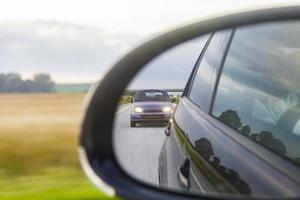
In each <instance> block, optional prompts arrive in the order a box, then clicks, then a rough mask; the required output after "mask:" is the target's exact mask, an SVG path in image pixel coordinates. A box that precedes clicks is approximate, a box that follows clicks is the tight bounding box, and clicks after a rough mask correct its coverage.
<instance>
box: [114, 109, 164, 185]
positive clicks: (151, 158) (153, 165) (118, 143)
mask: <svg viewBox="0 0 300 200" xmlns="http://www.w3.org/2000/svg"><path fill="white" fill-rule="evenodd" d="M129 117H130V105H129V106H128V105H127V106H125V107H124V106H123V107H121V108H120V109H119V111H118V113H117V114H116V119H115V124H114V136H113V137H114V149H115V152H116V156H117V159H118V161H119V163H120V164H121V166H122V167H123V169H125V171H126V172H128V173H129V174H130V175H132V176H134V177H135V178H137V179H140V180H141V181H143V182H147V183H150V184H154V185H158V158H159V153H160V149H161V146H162V144H163V141H164V139H165V134H164V128H163V127H155V126H149V125H148V126H145V125H143V126H141V125H138V127H135V128H131V127H130V125H129Z"/></svg>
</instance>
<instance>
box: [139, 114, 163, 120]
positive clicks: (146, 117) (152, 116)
mask: <svg viewBox="0 0 300 200" xmlns="http://www.w3.org/2000/svg"><path fill="white" fill-rule="evenodd" d="M164 117H165V115H143V116H141V118H142V119H162V118H164Z"/></svg>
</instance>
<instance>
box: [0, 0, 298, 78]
mask: <svg viewBox="0 0 300 200" xmlns="http://www.w3.org/2000/svg"><path fill="white" fill-rule="evenodd" d="M0 2H1V4H0V5H1V6H0V73H9V72H18V73H20V74H21V75H22V77H23V78H30V77H32V75H33V74H35V73H40V72H43V73H49V74H50V75H51V77H52V78H53V80H54V81H56V82H58V83H84V82H94V81H97V80H99V79H101V78H102V77H103V76H104V75H105V72H106V71H107V70H108V69H109V68H110V67H111V66H112V65H113V63H115V62H116V61H117V60H118V59H119V58H120V57H121V56H122V55H124V54H125V53H126V52H127V51H129V50H130V49H131V48H133V47H134V46H136V45H138V44H139V43H141V42H142V41H143V40H146V39H148V38H151V37H153V36H154V35H156V34H158V33H160V32H163V31H166V30H168V29H170V28H174V27H176V26H180V25H181V24H184V23H188V22H192V21H197V20H201V19H204V18H207V17H209V16H213V15H222V14H225V13H230V12H235V11H241V10H247V9H251V8H254V7H270V6H280V5H286V4H287V5H290V4H292V5H293V4H300V2H299V1H285V4H282V1H274V0H260V1H258V2H251V1H249V2H247V1H240V0H219V1H217V0H210V1H200V0H186V1H179V0H151V1H140V0H128V1H121V0H119V1H116V0H110V1H102V0H80V1H79V0H78V1H77V0H49V1H47V0H44V1H41V0H26V1H22V0H20V1H17V0H10V1H0Z"/></svg>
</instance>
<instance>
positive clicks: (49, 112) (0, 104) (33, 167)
mask: <svg viewBox="0 0 300 200" xmlns="http://www.w3.org/2000/svg"><path fill="white" fill-rule="evenodd" d="M83 99H84V94H1V95H0V110H1V112H0V119H1V120H0V156H1V159H0V199H8V200H10V199H22V200H27V199H37V200H39V199H41V200H43V199H55V200H62V199H69V200H75V199H84V200H87V199H103V198H107V197H106V196H104V194H103V193H101V192H100V191H99V190H98V189H97V188H96V187H95V186H94V185H92V183H90V182H89V180H88V179H87V178H86V177H85V175H84V174H83V172H82V170H81V168H80V165H79V161H78V154H77V143H78V137H79V127H80V120H81V117H82V116H81V115H82V113H83V112H82V111H83V106H82V102H83Z"/></svg>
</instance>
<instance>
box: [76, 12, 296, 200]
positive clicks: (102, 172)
mask: <svg viewBox="0 0 300 200" xmlns="http://www.w3.org/2000/svg"><path fill="white" fill-rule="evenodd" d="M299 19H300V7H284V8H273V9H264V10H256V11H251V12H244V13H238V14H233V15H227V16H223V17H217V18H212V19H209V20H205V21H201V22H197V23H193V24H190V25H186V26H183V27H180V28H178V29H175V30H172V31H170V32H167V33H164V34H162V35H160V36H158V37H156V38H154V39H152V40H149V41H147V42H145V43H144V44H142V45H140V46H138V47H137V48H136V49H134V50H133V51H131V52H129V53H128V54H127V55H126V56H124V57H123V58H122V59H121V60H119V61H118V62H117V63H116V64H115V65H114V66H113V67H112V69H111V70H110V71H109V72H108V73H107V75H106V76H105V77H104V78H103V79H102V80H101V82H100V84H99V86H98V88H97V89H96V90H95V91H94V93H93V94H92V95H91V98H90V101H89V104H88V106H87V110H86V114H85V117H84V120H83V124H82V129H81V137H80V147H79V149H80V150H79V151H80V161H81V164H82V166H83V169H84V171H85V173H86V174H87V176H88V177H89V178H90V179H91V181H93V182H94V183H95V184H96V185H97V186H98V187H99V188H100V189H102V190H103V191H106V192H107V193H108V194H110V195H115V194H117V195H120V196H122V197H125V198H132V199H176V200H181V199H182V200H183V199H199V198H201V199H202V198H203V199H239V198H271V199H273V198H278V197H279V198H289V197H291V198H299V197H300V181H299V180H300V176H299V174H300V169H299V166H298V164H297V163H299V158H298V157H293V158H292V161H289V160H288V159H290V158H289V157H288V156H290V155H289V153H287V152H289V151H288V150H290V149H288V148H289V146H288V145H284V142H282V141H281V140H280V139H278V138H276V137H275V136H274V135H273V134H272V133H271V132H270V131H261V133H258V132H256V129H253V128H252V124H251V123H247V124H246V123H243V120H249V118H251V119H250V120H252V119H253V118H254V117H257V116H259V117H260V118H262V119H263V120H264V121H261V122H260V125H261V126H263V125H264V124H265V123H268V126H272V125H273V126H275V127H274V129H276V130H279V129H280V128H282V127H276V119H277V118H280V117H277V112H271V114H272V113H273V115H272V117H273V118H272V117H268V116H266V115H264V114H265V113H263V112H262V110H268V109H269V108H270V107H268V106H262V103H261V102H259V101H257V102H258V103H257V108H258V109H257V110H256V111H255V112H253V113H252V112H247V113H250V114H253V116H251V117H244V115H245V113H242V114H240V115H239V114H238V113H237V112H236V111H234V110H231V109H230V108H229V109H228V110H227V111H224V112H223V111H220V112H217V114H218V116H217V117H216V116H215V115H213V114H214V113H212V111H213V108H214V107H213V106H214V104H213V103H214V102H215V98H214V97H215V96H216V94H217V90H216V89H217V86H218V85H217V84H218V81H219V80H220V76H221V73H222V70H223V68H222V67H223V65H224V63H225V61H226V55H227V53H228V52H229V47H230V44H232V43H231V42H232V41H234V35H236V34H237V29H238V28H239V27H246V28H247V27H255V26H260V27H263V26H265V25H266V24H269V25H270V24H271V25H274V24H273V23H284V24H290V22H291V21H292V22H293V23H298V21H297V20H299ZM287 20H291V21H287ZM277 25H278V24H277ZM290 25H291V24H290ZM297 27H300V26H299V25H298V26H297ZM297 27H296V28H295V31H296V32H294V31H292V32H288V30H286V29H283V28H280V29H278V30H282V31H283V32H284V35H285V37H284V38H285V39H286V38H289V37H293V38H295V36H297V37H298V35H299V34H300V28H297ZM223 31H224V32H226V34H225V35H226V42H225V43H222V42H223V40H222V39H220V40H219V41H221V42H219V43H218V42H215V43H213V42H212V41H214V40H213V38H214V37H217V36H218V33H219V32H223ZM227 33H228V34H227ZM257 33H258V35H260V30H258V31H257ZM268 33H270V35H268V36H272V35H274V34H279V35H275V36H276V37H275V38H276V41H277V42H278V43H276V44H280V43H279V40H283V37H280V36H281V35H280V34H281V33H279V32H278V31H277V32H273V31H269V32H268ZM292 33H293V34H292ZM288 34H290V35H288ZM204 35H206V36H208V42H207V43H206V44H205V45H204V48H203V49H204V50H202V51H201V52H200V53H199V54H198V56H199V57H198V59H197V60H196V62H195V63H194V66H193V67H192V68H191V71H190V72H189V73H190V74H189V76H188V78H187V79H186V81H185V82H184V86H182V85H180V88H178V91H181V90H183V94H182V98H180V101H179V98H178V97H175V98H172V99H171V102H172V103H173V106H174V104H175V103H176V104H177V105H176V110H175V113H173V110H172V105H170V104H171V103H170V100H169V98H167V100H165V98H164V94H166V92H167V91H168V89H172V87H169V88H166V87H165V86H164V85H160V83H157V85H158V87H160V88H159V89H157V88H155V89H153V88H150V89H149V88H146V86H145V88H143V92H142V95H141V96H139V97H135V102H133V97H132V96H130V95H129V96H128V94H127V93H126V90H128V88H130V84H131V81H132V80H133V78H136V77H135V76H136V75H137V74H138V73H139V72H140V71H141V70H142V69H143V68H144V67H145V66H147V65H148V64H151V63H153V62H155V59H157V58H158V57H159V56H161V55H163V53H166V52H167V51H169V50H172V49H174V48H176V47H178V46H179V45H180V44H183V43H185V42H188V41H191V40H193V39H196V38H198V37H200V36H204ZM287 35H288V37H286V36H287ZM251 38H252V39H253V38H254V40H255V39H257V38H256V37H255V36H253V37H251ZM268 38H269V37H265V38H264V39H268ZM248 39H249V38H248ZM243 41H244V42H248V41H249V40H243ZM210 42H212V43H213V44H212V45H211V43H210ZM257 44H258V43H257ZM257 44H254V43H253V42H248V43H247V44H246V45H248V46H250V47H253V48H255V47H256V46H257ZM259 44H265V45H266V44H268V43H259ZM248 46H247V47H248ZM209 47H211V48H212V49H213V54H209V58H214V59H216V60H217V61H216V62H215V61H213V62H207V63H208V64H206V65H204V67H202V68H201V67H199V66H200V63H201V62H202V59H204V57H203V55H204V53H203V52H206V51H207V49H208V48H209ZM220 49H221V50H220ZM269 49H272V50H274V49H275V50H276V53H272V54H270V55H271V57H270V59H268V60H271V61H273V60H274V57H276V56H278V55H289V56H292V57H291V58H292V59H289V61H293V60H296V59H297V58H298V57H297V55H298V54H299V49H300V42H299V43H292V42H290V43H285V44H284V45H281V46H280V45H279V46H278V47H276V48H269ZM241 51H242V48H240V49H239V50H238V51H235V52H233V53H235V54H238V55H239V53H240V52H241ZM219 52H223V53H222V54H220V53H219ZM188 53H190V52H188ZM197 53H198V52H197ZM293 53H295V54H293ZM259 55H260V54H259ZM247 56H248V55H247ZM247 56H246V58H247V59H248V57H247ZM262 58H266V56H262ZM268 58H269V57H268ZM182 60H184V59H182ZM204 60H205V59H204ZM259 62H261V60H259ZM281 62H282V60H280V62H277V63H281ZM215 63H218V67H215V68H214V66H213V65H214V64H215ZM235 63H239V62H235ZM253 63H255V66H256V65H257V63H258V61H257V59H256V60H254V61H253ZM274 63H275V62H274ZM274 63H273V64H274ZM177 64H178V63H177ZM160 66H163V65H159V67H160ZM174 66H175V65H174ZM270 66H273V65H267V67H270ZM282 66H284V67H286V65H284V64H283V65H282ZM295 66H296V65H295ZM297 66H299V65H297ZM212 68H213V69H212ZM280 69H282V68H280ZM181 70H182V69H181ZM259 70H260V71H257V70H256V71H254V72H253V73H252V74H257V73H263V72H262V71H263V69H259ZM199 71H200V72H203V73H200V74H202V75H203V74H204V73H206V74H205V75H206V76H205V77H204V78H203V80H202V82H198V84H195V87H200V86H201V87H204V86H205V87H204V90H195V91H196V92H195V93H192V92H191V90H190V89H191V88H192V87H193V86H194V83H195V80H196V79H197V76H196V75H195V74H196V73H197V72H199ZM298 71H299V70H298ZM298 71H297V70H295V71H294V73H296V75H295V76H296V77H297V78H298V77H299V76H298V75H297V72H298ZM155 72H156V73H155V74H154V75H153V77H159V76H161V75H162V74H163V73H162V72H161V71H155ZM179 72H180V73H181V72H182V71H180V70H179ZM243 72H244V73H245V74H247V73H248V74H249V72H248V71H247V70H245V71H243ZM251 72H252V71H251ZM283 72H284V73H286V70H283ZM229 73H230V72H229ZM233 74H234V73H233ZM280 74H283V73H280ZM178 77H179V76H178ZM279 77H280V78H278V79H280V80H281V76H279ZM174 78H175V77H174V76H170V75H168V77H167V78H166V79H167V80H174ZM237 78H239V76H238V77H237ZM144 80H145V79H144ZM225 81H227V82H226V84H227V85H225V86H223V87H224V88H225V89H224V88H223V89H224V90H223V91H225V92H226V91H235V92H240V91H242V92H243V91H244V90H243V89H245V88H241V87H240V85H236V84H233V83H232V82H230V81H231V79H229V78H228V79H226V80H225ZM148 82H151V83H155V81H153V80H150V81H148ZM245 82H247V84H248V83H250V82H251V80H249V79H245ZM281 83H283V84H286V85H288V86H292V85H295V84H291V83H290V82H289V81H284V80H283V81H282V82H281ZM228 85H229V86H230V87H226V86H228ZM173 86H174V87H175V86H176V87H179V86H177V85H175V84H174V85H173ZM276 86H277V85H275V86H274V88H275V87H276ZM139 87H141V85H139ZM174 87H173V89H174ZM176 87H175V88H176ZM247 87H248V85H247ZM247 87H246V88H247ZM162 88H163V89H162ZM228 88H230V89H228ZM248 88H249V87H248ZM274 88H272V90H271V89H268V88H264V92H265V93H264V94H265V96H270V93H271V91H273V89H274ZM136 89H137V88H135V91H136ZM139 89H140V88H139ZM280 89H282V88H280ZM298 89H299V88H298ZM176 90H177V88H176ZM282 90H283V89H282ZM201 92H203V93H201ZM251 92H253V90H251ZM281 92H282V91H280V92H278V93H280V94H281ZM298 92H299V91H298ZM194 94H195V96H196V97H198V99H197V98H195V99H193V95H194ZM226 94H227V93H226ZM224 96H226V95H224ZM226 97H227V99H230V101H231V102H233V104H234V103H236V102H235V99H234V98H233V97H232V96H230V95H227V96H226ZM136 98H139V99H136ZM145 99H146V100H149V99H151V100H149V101H150V102H149V101H148V102H146V103H145V102H143V101H145ZM191 99H192V100H191ZM199 99H204V100H205V101H204V102H205V103H204V106H202V107H201V106H199V105H198V104H199V102H198V100H199ZM207 99H208V100H207ZM294 99H297V98H294ZM206 100H207V101H206ZM222 100H223V99H222ZM158 101H159V103H157V102H158ZM253 101H255V100H253ZM141 102H143V103H141ZM162 102H163V103H162ZM280 102H281V103H282V101H280ZM289 102H293V101H289ZM128 103H133V104H134V105H132V106H130V105H127V104H128ZM221 103H222V102H221ZM120 104H122V107H121V108H120ZM158 104H159V106H160V107H158V106H157V105H158ZM290 104H293V103H290ZM280 105H282V104H280ZM284 105H285V104H284ZM295 105H296V104H295ZM285 106H286V105H285ZM249 107H250V106H249ZM282 107H284V106H281V107H280V108H282ZM187 108H189V110H188V111H187ZM287 110H289V109H287ZM276 111H278V110H276ZM155 112H159V113H155ZM295 112H296V111H295ZM247 113H246V114H247ZM274 113H275V114H274ZM283 113H286V112H283ZM293 114H294V110H293V112H292V111H291V112H290V113H287V114H286V115H291V116H292V115H293ZM171 116H172V119H173V118H175V119H174V120H173V121H172V125H171V126H168V127H166V128H165V134H166V135H167V136H168V137H165V135H164V133H163V131H164V129H163V127H164V126H160V127H159V126H157V127H156V126H155V127H152V126H150V127H140V126H137V123H138V122H140V121H141V120H144V121H143V122H145V121H150V120H153V119H155V120H157V119H159V120H163V122H167V121H168V120H169V119H170V118H171ZM191 116H192V117H191ZM195 116H197V117H195ZM274 116H275V117H274ZM293 116H298V115H296V114H295V115H293ZM259 117H257V118H259ZM276 117H277V118H276ZM183 118H188V119H187V120H185V121H184V123H183V122H182V119H183ZM118 119H121V121H120V120H119V121H118ZM280 119H281V118H280ZM138 120H140V121H138ZM180 120H181V121H180ZM207 121H209V122H207ZM280 121H282V122H284V124H295V123H296V121H297V120H294V121H295V123H294V122H285V120H280ZM195 122H198V123H199V124H201V126H199V127H200V128H199V127H197V126H195V124H193V123H195ZM206 122H207V123H206ZM250 122H252V121H250ZM254 124H255V123H254ZM274 124H275V125H274ZM130 125H132V126H130ZM182 126H185V127H186V128H185V129H183V128H182ZM133 127H134V128H133ZM211 129H213V130H214V131H211V132H209V133H207V132H206V131H207V130H211ZM290 129H291V130H293V129H292V128H290ZM153 130H155V131H154V132H153ZM133 132H134V134H132V133H133ZM161 133H162V134H161ZM170 133H171V134H170ZM173 133H174V134H173ZM117 134H118V135H117ZM162 135H163V137H162ZM151 137H152V138H151ZM295 137H296V136H295ZM120 138H121V139H120ZM153 138H154V139H153ZM162 138H163V140H162ZM132 139H134V141H135V142H134V145H132V144H133V143H132ZM116 141H117V142H116ZM151 141H153V142H152V143H151ZM289 141H298V138H297V140H293V139H292V140H289ZM158 143H159V144H160V145H164V146H167V147H166V148H164V149H163V148H162V149H158V148H156V147H157V145H158ZM260 145H265V146H260ZM145 149H146V150H145ZM298 149H299V148H294V149H291V150H292V151H294V152H293V153H294V154H293V155H298V154H299V155H300V152H299V151H298ZM141 151H143V152H144V154H143V155H142V156H140V157H138V156H136V157H135V155H138V153H140V152H141ZM297 151H298V152H297ZM119 152H121V153H119ZM277 154H280V155H277ZM124 155H125V156H124ZM139 155H140V154H139ZM177 155H179V156H177ZM150 157H151V158H154V159H149V158H150ZM166 160H169V162H168V163H167V164H164V162H166ZM123 161H124V162H123ZM162 161H164V162H162ZM124 163H125V164H124ZM133 163H134V164H133ZM170 166H171V167H172V170H169V169H170V168H168V167H170ZM143 169H146V170H145V171H141V170H143ZM150 171H151V172H150ZM152 172H153V173H152ZM135 173H139V175H140V176H138V177H137V176H135ZM149 174H150V175H149ZM153 174H155V175H153ZM170 174H172V176H171V175H170ZM152 175H153V176H152ZM145 177H148V178H149V177H150V179H151V178H153V179H155V181H154V182H151V181H150V182H149V181H148V180H146V179H144V178H145Z"/></svg>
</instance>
